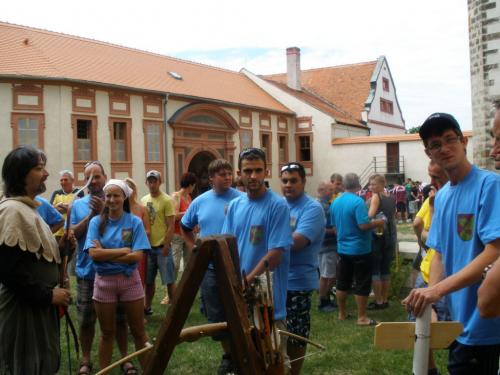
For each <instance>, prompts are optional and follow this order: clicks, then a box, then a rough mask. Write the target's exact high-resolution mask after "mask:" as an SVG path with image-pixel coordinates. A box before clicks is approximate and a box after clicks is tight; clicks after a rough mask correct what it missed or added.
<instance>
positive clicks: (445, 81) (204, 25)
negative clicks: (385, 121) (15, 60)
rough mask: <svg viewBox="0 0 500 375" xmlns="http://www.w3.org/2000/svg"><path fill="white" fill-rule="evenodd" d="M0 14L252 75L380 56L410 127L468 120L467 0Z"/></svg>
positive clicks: (134, 4)
mask: <svg viewBox="0 0 500 375" xmlns="http://www.w3.org/2000/svg"><path fill="white" fill-rule="evenodd" d="M0 21H4V22H10V23H15V24H20V25H24V26H30V27H37V28H42V29H46V30H50V31H56V32H62V33H66V34H71V35H77V36H81V37H85V38H91V39H96V40H100V41H105V42H110V43H115V44H119V45H123V46H127V47H132V48H137V49H141V50H146V51H151V52H155V53H160V54H163V55H168V56H173V57H178V58H182V59H187V60H192V61H196V62H200V63H205V64H209V65H214V66H218V67H223V68H227V69H231V70H235V71H239V70H240V69H242V68H246V69H248V70H250V71H251V72H253V73H256V74H271V73H280V72H285V71H286V56H285V49H286V48H287V47H292V46H293V47H299V48H300V49H301V67H302V69H310V68H318V67H325V66H335V65H341V64H351V63H358V62H364V61H373V60H375V59H377V58H378V57H379V56H381V55H384V56H386V58H387V60H388V63H389V68H390V70H391V73H392V76H393V79H394V83H395V85H396V92H397V96H398V100H399V104H400V106H401V110H402V112H403V117H404V119H405V121H406V127H407V128H411V127H414V126H418V125H420V124H422V122H423V121H424V120H425V119H426V118H427V116H428V115H430V114H431V113H433V112H448V113H451V114H453V115H454V116H455V117H456V118H457V120H458V121H459V123H460V124H461V126H462V128H463V129H472V112H471V98H470V74H469V66H470V60H469V36H468V14H467V1H466V0H439V1H437V0H419V1H407V0H377V1H374V0H363V1H361V0H348V1H346V0H322V1H320V0H307V1H297V0H287V1H278V0H267V1H265V0H252V1H240V0H217V1H216V0H212V1H207V0H200V1H198V0H197V1H194V0H181V1H176V2H173V1H160V0H157V1H150V0H143V1H130V0H120V1H116V0H100V1H96V0H86V1H78V2H77V1H67V0H65V1H59V0H54V1H52V0H46V1H40V0H30V1H23V0H17V1H2V2H1V3H0Z"/></svg>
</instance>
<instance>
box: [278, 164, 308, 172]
mask: <svg viewBox="0 0 500 375" xmlns="http://www.w3.org/2000/svg"><path fill="white" fill-rule="evenodd" d="M303 169H304V167H303V166H302V165H300V164H297V163H290V164H286V165H284V166H282V167H281V169H280V172H281V173H283V172H286V171H293V170H303Z"/></svg>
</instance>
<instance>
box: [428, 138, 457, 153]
mask: <svg viewBox="0 0 500 375" xmlns="http://www.w3.org/2000/svg"><path fill="white" fill-rule="evenodd" d="M459 139H461V137H460V136H458V135H457V136H455V137H451V136H450V137H446V138H444V139H443V140H442V141H441V142H431V143H429V145H428V146H427V150H428V151H429V152H439V151H441V148H443V145H446V146H452V145H454V144H455V143H457V142H458V140H459Z"/></svg>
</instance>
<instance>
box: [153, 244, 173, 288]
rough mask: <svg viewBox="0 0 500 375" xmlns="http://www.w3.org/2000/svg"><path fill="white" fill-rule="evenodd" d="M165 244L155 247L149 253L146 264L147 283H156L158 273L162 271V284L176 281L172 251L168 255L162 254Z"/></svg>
mask: <svg viewBox="0 0 500 375" xmlns="http://www.w3.org/2000/svg"><path fill="white" fill-rule="evenodd" d="M162 248H163V246H159V247H153V248H152V249H151V251H150V252H149V254H148V261H147V265H146V284H154V282H155V279H156V273H157V272H158V271H160V278H161V283H162V285H168V284H173V283H174V282H175V265H174V256H173V255H172V251H169V252H168V255H167V256H164V255H162V254H161V250H162Z"/></svg>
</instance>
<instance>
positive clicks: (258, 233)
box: [250, 225, 264, 245]
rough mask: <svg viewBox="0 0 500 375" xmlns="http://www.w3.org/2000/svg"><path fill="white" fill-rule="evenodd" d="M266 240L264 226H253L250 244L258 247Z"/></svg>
mask: <svg viewBox="0 0 500 375" xmlns="http://www.w3.org/2000/svg"><path fill="white" fill-rule="evenodd" d="M263 239H264V226H263V225H252V226H251V227H250V243H251V244H252V245H258V244H259V243H261V242H262V240H263Z"/></svg>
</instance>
